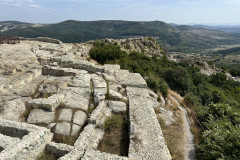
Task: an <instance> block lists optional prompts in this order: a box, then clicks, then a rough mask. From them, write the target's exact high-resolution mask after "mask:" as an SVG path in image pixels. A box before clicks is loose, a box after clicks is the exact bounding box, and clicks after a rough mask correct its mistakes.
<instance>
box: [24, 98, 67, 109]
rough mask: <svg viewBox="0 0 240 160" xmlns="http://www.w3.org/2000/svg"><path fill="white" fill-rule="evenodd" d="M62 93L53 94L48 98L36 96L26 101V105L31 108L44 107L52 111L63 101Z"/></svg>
mask: <svg viewBox="0 0 240 160" xmlns="http://www.w3.org/2000/svg"><path fill="white" fill-rule="evenodd" d="M64 97H65V96H64V95H63V94H54V95H52V96H50V97H49V98H38V99H32V100H30V101H28V103H27V105H28V106H29V107H32V108H40V109H46V110H48V111H54V110H55V109H56V107H58V105H59V104H60V103H61V102H62V101H63V99H64Z"/></svg>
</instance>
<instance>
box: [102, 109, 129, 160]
mask: <svg viewBox="0 0 240 160" xmlns="http://www.w3.org/2000/svg"><path fill="white" fill-rule="evenodd" d="M126 115H127V114H126V113H125V114H122V115H120V114H113V115H112V116H111V117H109V118H107V119H106V120H105V123H104V128H105V134H104V137H103V139H102V141H101V142H100V144H99V146H98V150H100V151H101V152H107V153H112V154H117V155H120V156H128V147H129V135H128V121H127V116H126Z"/></svg>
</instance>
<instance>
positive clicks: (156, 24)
mask: <svg viewBox="0 0 240 160" xmlns="http://www.w3.org/2000/svg"><path fill="white" fill-rule="evenodd" d="M1 34H4V35H11V36H22V37H28V38H35V37H43V36H44V37H52V38H56V39H59V40H62V41H63V42H67V43H75V42H85V41H88V40H96V39H103V38H127V37H139V36H141V37H142V36H152V37H154V38H155V39H156V40H157V41H158V42H159V43H161V44H162V45H163V46H164V47H165V48H166V49H168V50H169V51H182V52H199V51H202V50H204V49H209V48H214V47H216V46H217V45H220V44H235V43H240V38H239V37H238V36H235V37H234V36H233V35H231V34H228V33H225V32H222V31H218V30H213V29H204V28H194V27H191V26H172V25H169V24H167V23H164V22H161V21H152V22H135V21H110V20H109V21H73V20H69V21H64V22H61V23H57V24H51V25H47V26H43V27H38V28H35V27H28V28H20V29H19V28H16V29H11V30H9V31H6V32H3V33H1Z"/></svg>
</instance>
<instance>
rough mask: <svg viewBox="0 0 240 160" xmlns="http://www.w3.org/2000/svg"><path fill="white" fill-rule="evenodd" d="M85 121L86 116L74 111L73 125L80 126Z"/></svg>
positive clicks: (81, 112) (83, 113)
mask: <svg viewBox="0 0 240 160" xmlns="http://www.w3.org/2000/svg"><path fill="white" fill-rule="evenodd" d="M86 120H87V115H86V113H85V112H83V111H76V112H75V113H74V116H73V123H74V124H77V125H79V126H82V125H83V124H84V123H85V122H86Z"/></svg>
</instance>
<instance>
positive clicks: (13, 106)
mask: <svg viewBox="0 0 240 160" xmlns="http://www.w3.org/2000/svg"><path fill="white" fill-rule="evenodd" d="M29 99H31V98H18V99H14V100H11V101H7V102H6V103H4V104H3V108H2V110H3V111H2V112H0V117H2V118H3V119H7V120H12V121H22V116H23V114H24V112H25V110H26V108H25V104H24V102H26V101H28V100H29Z"/></svg>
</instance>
